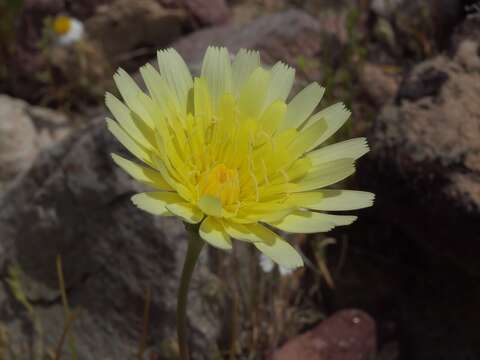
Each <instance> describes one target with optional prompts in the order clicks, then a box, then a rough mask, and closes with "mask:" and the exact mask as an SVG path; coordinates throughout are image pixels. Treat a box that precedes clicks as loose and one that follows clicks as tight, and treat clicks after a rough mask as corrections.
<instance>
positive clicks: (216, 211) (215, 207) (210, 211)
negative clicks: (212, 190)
mask: <svg viewBox="0 0 480 360" xmlns="http://www.w3.org/2000/svg"><path fill="white" fill-rule="evenodd" d="M197 205H198V207H199V208H200V210H202V211H203V212H204V213H205V214H206V215H210V216H215V217H221V216H222V203H221V202H220V200H219V199H218V198H216V197H214V196H202V197H201V198H200V200H199V201H198V204H197Z"/></svg>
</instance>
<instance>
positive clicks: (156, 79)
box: [140, 64, 181, 122]
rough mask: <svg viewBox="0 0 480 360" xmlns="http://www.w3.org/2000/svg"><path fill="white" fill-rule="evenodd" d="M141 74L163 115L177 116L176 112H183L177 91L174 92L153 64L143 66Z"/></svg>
mask: <svg viewBox="0 0 480 360" xmlns="http://www.w3.org/2000/svg"><path fill="white" fill-rule="evenodd" d="M140 74H141V75H142V78H143V81H144V82H145V85H146V86H147V89H148V92H149V93H150V96H151V97H152V98H153V99H154V100H155V102H156V105H157V106H158V107H159V109H160V111H161V113H162V115H163V116H166V115H168V116H175V113H176V112H179V113H181V106H180V102H179V100H178V99H177V97H176V95H175V93H173V91H172V90H171V89H170V87H169V86H168V84H167V82H166V81H165V79H164V78H163V77H162V76H160V74H159V73H158V71H157V70H155V68H154V67H153V66H152V65H151V64H146V65H144V66H142V67H141V68H140ZM153 120H154V122H156V121H157V120H158V119H155V118H153Z"/></svg>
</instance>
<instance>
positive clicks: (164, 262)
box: [0, 121, 220, 360]
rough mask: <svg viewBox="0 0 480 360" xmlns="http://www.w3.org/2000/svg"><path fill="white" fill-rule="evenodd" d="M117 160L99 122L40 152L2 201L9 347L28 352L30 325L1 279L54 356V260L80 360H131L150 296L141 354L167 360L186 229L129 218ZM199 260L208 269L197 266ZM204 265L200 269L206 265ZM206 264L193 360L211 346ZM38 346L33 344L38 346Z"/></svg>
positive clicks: (198, 284) (198, 280)
mask: <svg viewBox="0 0 480 360" xmlns="http://www.w3.org/2000/svg"><path fill="white" fill-rule="evenodd" d="M111 152H122V150H121V149H120V146H119V145H118V144H117V143H116V142H115V141H114V139H113V137H112V136H110V134H108V133H107V131H106V129H105V126H104V123H103V122H102V121H95V122H94V123H92V125H91V126H89V128H88V129H86V130H84V131H82V132H80V133H78V134H76V135H75V137H74V138H73V139H69V140H66V141H65V142H63V143H61V144H59V145H57V146H54V147H52V148H50V149H48V151H44V152H42V153H41V155H40V156H39V158H38V160H37V161H36V162H35V164H34V166H33V167H32V168H31V170H30V171H29V172H28V173H27V174H26V175H25V176H23V177H22V178H21V179H20V180H19V181H18V182H17V183H16V184H14V186H12V187H11V188H10V191H9V192H7V193H6V194H4V196H3V197H2V198H1V199H0V208H1V209H2V210H1V212H0V238H1V239H2V242H1V243H0V271H1V273H0V284H1V285H2V286H1V287H0V323H2V324H3V325H2V326H3V327H5V326H6V328H7V331H8V332H9V335H10V336H9V337H10V339H12V343H11V346H12V347H13V349H15V350H16V351H17V353H18V352H20V353H21V352H22V351H25V350H24V349H26V348H27V349H29V351H33V350H32V349H31V348H29V344H31V343H32V339H31V323H30V321H29V318H28V316H27V313H26V312H25V311H24V312H23V315H21V316H18V313H19V306H20V305H19V303H18V302H17V301H16V300H15V299H13V297H12V296H11V293H10V292H9V291H8V290H7V288H8V285H7V278H8V272H9V270H10V269H12V266H16V267H18V269H19V270H20V274H21V276H20V280H19V281H20V284H21V286H22V287H23V289H24V294H25V296H26V298H27V299H28V301H29V302H30V304H32V305H33V307H34V309H35V311H36V313H37V316H38V318H40V319H41V321H42V327H43V334H44V337H43V342H44V348H45V349H54V348H55V346H56V344H57V343H58V341H59V338H60V335H61V332H62V329H63V309H62V305H61V299H60V295H59V291H58V287H59V286H58V281H57V274H56V270H55V262H56V257H57V255H60V256H61V258H62V261H63V264H64V273H65V282H66V288H67V291H68V298H69V301H70V306H71V307H72V308H80V309H81V312H80V315H79V318H78V319H77V320H76V322H75V324H74V328H73V334H74V335H75V340H76V345H77V351H78V354H79V357H78V358H79V359H80V360H90V359H92V360H97V359H106V358H111V359H126V358H129V357H133V356H134V355H135V353H136V351H137V350H136V349H137V347H138V344H139V341H140V335H141V329H142V317H143V304H144V299H145V290H146V289H147V288H149V289H151V293H152V302H151V314H150V324H151V325H150V337H149V338H150V339H151V340H150V341H149V342H148V344H147V346H148V348H149V349H150V350H151V351H152V352H153V353H157V354H160V353H161V354H164V351H165V343H167V344H168V343H169V341H170V340H172V339H173V340H174V339H175V307H176V304H175V299H176V291H177V287H178V280H179V274H180V267H181V263H182V260H183V257H184V253H185V248H186V241H187V240H186V233H185V231H184V229H183V225H182V224H181V223H180V222H178V221H177V220H175V219H173V218H158V217H152V216H150V215H148V214H146V213H143V212H141V211H140V210H138V209H137V208H135V207H134V206H133V205H132V204H131V202H130V196H131V195H132V194H133V193H134V192H136V191H139V190H141V189H140V188H139V187H138V185H137V184H136V183H135V182H134V181H132V180H131V179H129V178H128V176H127V175H125V174H124V173H123V172H122V171H121V170H120V169H119V168H117V167H116V166H115V165H114V164H113V162H112V161H111V159H110V155H109V154H110V153H111ZM204 260H205V259H204ZM204 260H203V261H204ZM202 264H204V263H203V262H202V263H201V264H200V266H198V268H197V272H196V274H195V276H194V283H193V285H192V288H191V293H190V307H189V317H190V321H191V334H192V336H191V339H193V344H192V349H193V351H194V357H193V358H194V359H209V358H211V355H212V347H213V346H214V345H215V339H216V336H217V329H219V328H220V326H219V325H218V324H217V323H216V321H217V320H216V319H218V317H217V316H213V315H212V312H213V310H212V309H215V302H212V301H210V303H209V304H207V303H206V302H205V301H203V299H204V296H203V295H204V294H203V291H204V289H205V288H206V287H205V285H206V284H211V282H212V281H214V282H215V281H216V280H215V278H214V277H213V275H211V274H210V273H209V272H208V271H207V269H206V266H205V265H202ZM37 340H38V339H37Z"/></svg>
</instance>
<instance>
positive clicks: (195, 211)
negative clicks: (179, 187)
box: [166, 202, 203, 224]
mask: <svg viewBox="0 0 480 360" xmlns="http://www.w3.org/2000/svg"><path fill="white" fill-rule="evenodd" d="M166 208H167V209H168V210H169V211H170V212H171V213H173V214H174V215H177V216H179V217H181V218H182V219H183V220H184V221H185V222H188V223H189V224H198V223H199V222H200V221H202V219H203V213H202V212H201V211H200V209H199V208H197V207H196V206H195V205H192V204H190V203H187V202H176V203H172V204H167V205H166Z"/></svg>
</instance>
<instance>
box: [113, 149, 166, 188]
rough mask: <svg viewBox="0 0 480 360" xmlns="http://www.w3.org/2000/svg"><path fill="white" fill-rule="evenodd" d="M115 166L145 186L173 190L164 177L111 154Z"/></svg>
mask: <svg viewBox="0 0 480 360" xmlns="http://www.w3.org/2000/svg"><path fill="white" fill-rule="evenodd" d="M111 155H112V158H113V161H114V162H115V164H117V165H118V166H120V167H121V168H122V169H123V170H125V172H127V173H128V174H129V175H130V176H131V177H133V178H134V179H135V180H138V181H140V182H142V183H144V184H145V185H148V186H151V187H154V188H156V189H160V190H173V188H172V187H171V186H170V185H169V184H168V183H167V182H166V181H165V180H164V178H163V177H162V175H161V174H160V173H159V172H157V171H155V170H153V169H150V168H147V167H144V166H141V165H138V164H136V163H134V162H133V161H130V160H127V159H125V158H123V157H121V156H119V155H117V154H111Z"/></svg>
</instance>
